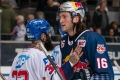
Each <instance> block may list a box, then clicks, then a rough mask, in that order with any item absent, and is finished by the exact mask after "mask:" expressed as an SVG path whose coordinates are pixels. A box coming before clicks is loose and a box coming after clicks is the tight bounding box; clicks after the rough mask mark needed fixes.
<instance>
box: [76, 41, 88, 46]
mask: <svg viewBox="0 0 120 80" xmlns="http://www.w3.org/2000/svg"><path fill="white" fill-rule="evenodd" d="M85 44H86V40H78V45H81V47H85Z"/></svg>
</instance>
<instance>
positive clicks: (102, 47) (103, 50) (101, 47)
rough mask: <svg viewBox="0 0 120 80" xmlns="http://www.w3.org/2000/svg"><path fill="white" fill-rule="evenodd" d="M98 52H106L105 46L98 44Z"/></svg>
mask: <svg viewBox="0 0 120 80" xmlns="http://www.w3.org/2000/svg"><path fill="white" fill-rule="evenodd" d="M97 52H98V53H100V54H102V53H104V52H105V47H104V45H103V44H98V45H97Z"/></svg>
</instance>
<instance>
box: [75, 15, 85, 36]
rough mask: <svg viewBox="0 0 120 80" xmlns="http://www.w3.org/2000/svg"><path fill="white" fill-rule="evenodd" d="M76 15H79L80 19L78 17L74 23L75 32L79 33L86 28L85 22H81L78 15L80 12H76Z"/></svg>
mask: <svg viewBox="0 0 120 80" xmlns="http://www.w3.org/2000/svg"><path fill="white" fill-rule="evenodd" d="M78 16H79V18H80V19H79V22H78V23H77V24H76V34H80V33H81V32H83V31H84V30H86V25H85V23H83V22H81V16H80V14H78Z"/></svg>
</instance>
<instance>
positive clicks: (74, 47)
mask: <svg viewBox="0 0 120 80" xmlns="http://www.w3.org/2000/svg"><path fill="white" fill-rule="evenodd" d="M75 25H76V24H75V23H73V34H74V28H75ZM73 50H75V34H74V35H73Z"/></svg>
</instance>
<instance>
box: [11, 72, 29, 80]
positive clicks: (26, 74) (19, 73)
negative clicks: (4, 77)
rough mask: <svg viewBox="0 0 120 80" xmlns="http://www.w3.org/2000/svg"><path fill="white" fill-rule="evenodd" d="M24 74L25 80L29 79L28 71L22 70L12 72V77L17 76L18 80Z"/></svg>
mask: <svg viewBox="0 0 120 80" xmlns="http://www.w3.org/2000/svg"><path fill="white" fill-rule="evenodd" d="M22 75H24V76H25V80H28V72H27V71H22V70H20V71H19V72H17V71H13V72H12V77H13V78H14V77H15V76H16V80H17V78H18V77H21V76H22Z"/></svg>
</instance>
